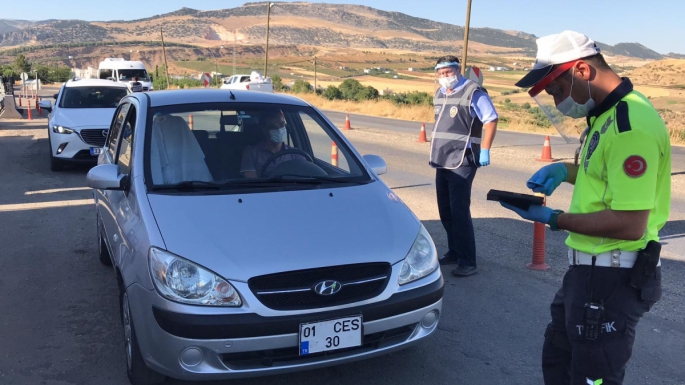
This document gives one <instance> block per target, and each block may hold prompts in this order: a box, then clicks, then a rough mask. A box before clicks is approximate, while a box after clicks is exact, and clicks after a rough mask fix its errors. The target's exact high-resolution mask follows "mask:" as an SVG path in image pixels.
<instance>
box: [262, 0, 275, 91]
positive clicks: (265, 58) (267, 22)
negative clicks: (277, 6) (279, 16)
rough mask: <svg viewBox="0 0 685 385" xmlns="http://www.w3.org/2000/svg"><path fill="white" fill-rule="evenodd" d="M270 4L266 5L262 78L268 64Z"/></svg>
mask: <svg viewBox="0 0 685 385" xmlns="http://www.w3.org/2000/svg"><path fill="white" fill-rule="evenodd" d="M272 5H274V3H272V2H268V3H267V4H266V50H265V52H264V77H265V78H266V71H267V70H266V67H267V65H268V64H269V19H270V17H271V6H272Z"/></svg>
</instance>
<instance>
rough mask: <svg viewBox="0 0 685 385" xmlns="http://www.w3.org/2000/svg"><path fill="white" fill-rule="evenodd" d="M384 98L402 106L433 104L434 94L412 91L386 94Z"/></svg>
mask: <svg viewBox="0 0 685 385" xmlns="http://www.w3.org/2000/svg"><path fill="white" fill-rule="evenodd" d="M383 99H385V100H389V101H391V102H392V103H393V104H395V105H398V106H402V105H410V106H429V107H432V106H433V96H432V95H430V94H428V93H426V92H419V91H412V92H409V93H396V94H391V95H384V96H383Z"/></svg>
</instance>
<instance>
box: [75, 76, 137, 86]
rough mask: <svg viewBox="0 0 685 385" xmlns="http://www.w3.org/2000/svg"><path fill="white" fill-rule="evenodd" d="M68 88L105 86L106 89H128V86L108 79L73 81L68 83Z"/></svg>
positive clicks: (77, 79)
mask: <svg viewBox="0 0 685 385" xmlns="http://www.w3.org/2000/svg"><path fill="white" fill-rule="evenodd" d="M66 86H67V87H92V86H104V87H115V88H127V87H126V84H124V83H118V82H113V81H111V80H107V79H79V78H76V79H71V80H69V81H67V83H66Z"/></svg>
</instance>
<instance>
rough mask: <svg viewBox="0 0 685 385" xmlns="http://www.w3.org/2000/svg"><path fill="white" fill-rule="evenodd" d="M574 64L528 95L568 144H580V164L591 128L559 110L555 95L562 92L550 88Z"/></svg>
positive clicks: (566, 66) (560, 69)
mask: <svg viewBox="0 0 685 385" xmlns="http://www.w3.org/2000/svg"><path fill="white" fill-rule="evenodd" d="M574 63H575V62H571V63H566V64H565V65H563V66H560V67H559V68H557V69H555V70H554V71H552V73H550V74H549V75H548V76H547V77H546V78H545V79H543V80H542V81H540V83H538V84H536V85H535V86H534V87H533V88H531V89H530V90H529V91H528V94H529V95H530V96H531V97H532V98H533V100H535V103H537V105H538V107H539V108H540V110H542V112H543V113H544V114H545V115H546V116H547V118H548V119H549V121H550V122H551V123H552V124H553V125H554V128H556V130H557V131H558V132H559V135H561V137H562V138H564V141H565V142H566V143H569V144H570V143H579V144H580V145H579V146H578V148H577V149H576V154H575V163H576V164H578V157H579V155H580V152H581V150H582V146H583V141H584V140H585V137H586V136H587V133H588V131H589V130H590V128H589V127H588V126H587V122H586V120H585V119H573V118H570V117H568V116H566V115H564V114H562V113H561V111H559V110H558V109H557V107H556V103H555V102H554V96H553V95H555V93H556V92H560V91H558V90H555V89H554V85H551V86H550V83H551V81H552V80H554V79H555V78H557V77H558V76H559V75H561V74H562V73H564V72H565V71H566V70H568V69H569V68H571V67H572V65H573V64H574ZM548 86H549V87H548ZM548 91H550V93H548Z"/></svg>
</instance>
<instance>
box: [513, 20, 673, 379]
mask: <svg viewBox="0 0 685 385" xmlns="http://www.w3.org/2000/svg"><path fill="white" fill-rule="evenodd" d="M537 46H538V51H537V60H536V63H535V66H534V67H533V70H532V71H530V72H529V73H528V74H527V75H526V76H524V77H523V78H522V79H521V80H520V81H519V82H518V83H516V85H517V86H518V87H530V90H529V91H528V93H529V94H530V96H532V97H533V98H535V101H536V102H538V103H539V104H540V107H541V108H542V109H543V110H544V111H545V113H546V114H548V117H549V118H550V120H551V121H552V122H553V123H554V124H555V126H556V127H557V129H559V132H560V133H561V134H562V135H564V133H563V131H564V130H563V128H560V126H562V125H561V124H560V119H559V117H558V115H557V114H555V113H553V112H551V111H549V110H547V109H545V107H546V106H547V105H549V104H551V102H549V103H545V102H541V100H544V99H543V98H545V97H546V96H545V94H547V95H549V96H551V98H549V97H547V98H548V99H552V98H553V100H554V101H553V103H554V105H555V106H556V108H557V109H558V112H559V113H561V114H563V115H565V116H567V117H568V118H571V119H584V123H587V125H588V127H589V128H588V131H587V135H586V136H585V137H586V138H587V139H586V140H585V141H584V142H583V144H582V149H581V151H580V152H579V157H578V158H577V161H576V162H573V163H571V162H569V163H554V164H551V165H548V166H545V167H543V168H541V169H540V170H538V171H537V172H536V173H535V174H533V176H532V177H531V178H530V179H529V180H528V181H527V182H526V186H527V187H528V188H530V189H531V190H532V191H534V192H538V193H544V194H545V195H551V194H552V193H553V192H554V191H555V189H556V188H557V187H559V186H560V185H561V184H562V183H563V182H568V183H570V184H572V185H574V187H573V196H572V198H571V204H570V208H569V209H568V212H564V211H562V210H553V209H552V208H549V207H546V206H542V205H531V206H530V207H529V208H528V209H527V210H523V209H521V208H518V207H514V206H510V205H508V204H506V203H502V205H503V206H504V207H506V208H508V209H510V210H512V211H514V212H516V213H517V214H518V215H520V216H521V217H522V218H524V219H527V220H530V221H534V222H540V223H544V224H547V225H549V226H550V228H551V229H552V230H565V231H567V232H568V236H567V238H566V245H567V246H568V251H567V255H568V263H569V269H568V271H567V272H566V275H565V277H564V280H563V282H562V285H561V288H560V289H559V291H558V292H557V294H556V296H555V297H554V300H553V301H552V304H551V306H550V313H551V322H550V323H549V324H548V326H547V330H546V331H545V332H544V336H545V340H544V344H543V347H542V372H543V377H544V380H545V384H547V385H551V384H554V385H565V384H586V383H588V384H604V385H620V384H622V383H623V379H624V376H625V369H626V366H627V363H628V360H629V359H630V357H631V354H632V348H633V343H634V342H635V333H636V327H637V324H638V322H639V320H640V318H641V317H642V316H643V315H644V313H646V312H647V311H649V310H650V309H651V308H652V306H654V304H655V303H656V302H657V301H659V300H660V298H661V267H660V266H661V262H660V258H659V251H660V248H661V246H660V244H659V230H660V229H661V228H662V227H663V226H664V224H665V223H666V221H667V220H668V217H669V210H670V204H671V197H670V193H671V145H670V137H669V133H668V130H667V128H666V125H665V124H664V122H663V120H662V119H661V117H660V116H659V114H658V112H657V111H656V110H655V109H654V107H653V106H652V104H651V103H650V101H649V99H647V98H646V97H645V96H644V95H642V94H641V93H639V92H638V91H636V90H634V89H633V84H632V83H631V82H630V80H629V79H628V78H621V77H620V76H619V75H618V74H616V73H615V72H614V71H613V70H612V69H611V67H610V66H609V65H608V64H607V62H606V61H605V59H604V57H603V56H602V54H601V53H600V49H599V48H598V47H597V45H596V44H595V42H594V41H593V40H591V39H590V38H588V37H587V36H585V35H583V34H580V33H578V32H574V31H563V32H561V33H558V34H554V35H549V36H544V37H542V38H540V39H538V40H537ZM543 92H544V94H543ZM555 204H559V201H558V200H557V201H555ZM597 325H599V327H596V326H597ZM602 325H610V326H611V327H606V328H602V327H601V326H602ZM541 334H542V333H541ZM637 381H639V380H637Z"/></svg>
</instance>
